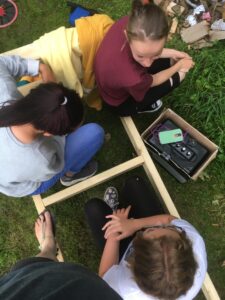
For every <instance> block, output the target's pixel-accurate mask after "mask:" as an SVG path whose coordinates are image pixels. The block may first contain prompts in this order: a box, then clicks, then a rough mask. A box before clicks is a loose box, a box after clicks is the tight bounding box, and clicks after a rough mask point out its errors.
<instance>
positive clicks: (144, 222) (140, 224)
mask: <svg viewBox="0 0 225 300" xmlns="http://www.w3.org/2000/svg"><path fill="white" fill-rule="evenodd" d="M174 219H176V218H175V217H174V216H171V215H167V214H165V215H156V216H152V217H147V218H140V219H133V226H134V228H135V231H138V230H140V229H142V228H145V227H148V226H154V225H166V224H169V223H170V222H171V221H172V220H174Z"/></svg>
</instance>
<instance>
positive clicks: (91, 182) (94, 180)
mask: <svg viewBox="0 0 225 300" xmlns="http://www.w3.org/2000/svg"><path fill="white" fill-rule="evenodd" d="M143 163H144V160H143V158H142V157H135V158H133V159H130V160H128V161H127V162H124V163H122V164H120V165H118V166H116V167H113V168H111V169H109V170H107V171H104V172H102V173H100V174H97V175H95V176H93V177H91V178H89V179H87V180H84V181H82V182H80V183H77V184H75V185H73V186H71V187H68V188H65V189H64V190H62V191H60V192H58V193H55V194H53V195H51V196H48V197H46V198H43V199H42V201H43V204H44V205H45V206H49V205H52V204H54V203H57V202H60V201H63V200H65V199H68V198H71V197H72V196H74V195H77V194H79V193H81V192H84V191H86V190H88V189H90V188H92V187H94V186H96V185H98V184H101V183H103V182H105V181H107V180H109V179H111V178H113V177H115V176H118V175H120V174H122V173H125V172H127V171H129V170H132V169H134V168H137V167H139V166H141V165H143Z"/></svg>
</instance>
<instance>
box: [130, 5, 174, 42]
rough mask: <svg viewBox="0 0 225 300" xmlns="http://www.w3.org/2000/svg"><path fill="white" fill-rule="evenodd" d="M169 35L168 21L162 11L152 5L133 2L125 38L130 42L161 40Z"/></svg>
mask: <svg viewBox="0 0 225 300" xmlns="http://www.w3.org/2000/svg"><path fill="white" fill-rule="evenodd" d="M168 33H169V26H168V20H167V18H166V15H165V13H164V12H163V10H162V9H161V8H160V7H159V6H157V5H155V4H154V3H147V4H143V3H142V1H141V0H134V1H133V5H132V10H131V14H130V17H129V21H128V24H127V37H128V40H129V42H130V41H132V40H140V41H144V40H146V39H149V40H161V39H162V38H166V37H167V35H168Z"/></svg>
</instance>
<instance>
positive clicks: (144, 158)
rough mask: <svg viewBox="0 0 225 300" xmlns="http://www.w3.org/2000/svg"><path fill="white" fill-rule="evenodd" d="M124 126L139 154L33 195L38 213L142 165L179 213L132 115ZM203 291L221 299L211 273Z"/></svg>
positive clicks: (124, 120)
mask: <svg viewBox="0 0 225 300" xmlns="http://www.w3.org/2000/svg"><path fill="white" fill-rule="evenodd" d="M121 121H122V123H123V126H124V128H125V130H126V132H127V134H128V137H129V139H130V141H131V143H132V144H133V147H134V149H135V151H136V153H137V157H135V158H133V159H130V160H128V161H126V162H124V163H122V164H120V165H118V166H116V167H113V168H111V169H109V170H107V171H104V172H102V173H100V174H97V175H95V176H93V177H91V178H89V179H87V180H85V181H82V182H80V183H78V184H76V185H74V186H71V187H68V188H65V189H64V190H62V191H59V192H57V193H55V194H53V195H51V196H48V197H46V198H41V196H40V195H37V196H33V201H34V204H35V206H36V209H37V211H38V213H40V212H42V211H43V210H44V209H45V208H46V207H47V206H50V205H52V204H55V203H58V202H60V201H63V200H66V199H68V198H70V197H72V196H74V195H76V194H78V193H81V192H83V191H85V190H87V189H89V188H92V187H94V186H96V185H98V184H100V183H102V182H104V181H106V180H109V179H111V178H113V177H115V176H117V175H119V174H122V173H125V172H127V171H129V170H131V169H134V168H136V167H139V166H143V168H144V170H145V172H146V175H147V177H148V179H149V180H150V182H151V184H152V185H153V187H154V189H155V191H156V193H157V194H158V196H159V198H160V199H161V201H162V202H163V203H164V204H165V206H166V209H167V210H168V212H169V213H170V214H171V215H174V216H176V217H180V216H179V213H178V211H177V209H176V207H175V205H174V203H173V201H172V199H171V197H170V195H169V193H168V191H167V189H166V187H165V185H164V183H163V181H162V179H161V177H160V175H159V173H158V171H157V169H156V167H155V165H154V163H153V161H152V159H151V157H150V155H149V153H148V151H147V149H146V147H145V145H144V143H143V141H142V138H141V136H140V134H139V133H138V131H137V128H136V126H135V124H134V122H133V120H132V118H131V117H124V118H121ZM58 259H59V260H60V261H63V256H62V253H61V251H60V252H59V255H58ZM202 291H203V293H204V295H205V298H206V299H207V300H219V299H220V297H219V295H218V293H217V291H216V289H215V287H214V285H213V283H212V281H211V279H210V277H209V275H208V273H207V274H206V278H205V281H204V283H203V287H202Z"/></svg>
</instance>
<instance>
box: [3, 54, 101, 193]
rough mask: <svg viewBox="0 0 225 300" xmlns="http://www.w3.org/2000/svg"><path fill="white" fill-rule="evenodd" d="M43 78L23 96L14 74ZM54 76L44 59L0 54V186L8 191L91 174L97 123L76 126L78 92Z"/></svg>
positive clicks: (43, 187) (80, 113) (80, 114)
mask: <svg viewBox="0 0 225 300" xmlns="http://www.w3.org/2000/svg"><path fill="white" fill-rule="evenodd" d="M39 71H40V73H41V75H42V78H43V80H44V81H45V82H46V83H43V84H41V85H39V86H38V87H36V88H35V89H32V90H31V91H30V93H29V94H28V95H26V96H25V97H23V96H22V95H21V94H20V93H19V92H18V90H17V86H16V81H15V78H16V77H20V76H22V75H25V74H26V75H31V76H35V75H37V74H38V72H39ZM49 81H54V75H53V73H52V72H51V70H50V69H49V67H48V66H47V65H44V64H42V63H40V62H39V61H38V60H33V59H23V58H21V57H19V56H0V90H1V95H0V143H1V147H0V168H1V170H2V171H1V173H0V192H2V193H4V194H6V195H8V196H14V197H22V196H26V195H36V194H41V193H44V192H45V191H47V190H48V189H49V188H50V187H52V186H53V185H54V184H55V183H56V182H57V181H58V180H59V179H60V180H61V183H62V184H63V185H65V186H70V185H72V184H74V183H77V182H79V181H81V180H84V179H86V178H88V177H90V176H92V175H94V174H95V172H96V171H97V163H96V162H95V161H93V160H92V158H93V156H94V155H95V154H96V152H97V151H98V150H99V149H100V148H101V146H102V144H103V141H104V130H103V129H102V127H100V126H99V125H97V124H94V123H90V124H85V125H83V126H81V124H82V122H83V120H84V107H83V104H82V101H81V99H80V97H79V96H78V95H77V94H76V93H75V92H74V91H73V90H70V89H68V88H66V87H64V86H63V85H61V84H57V83H55V82H49Z"/></svg>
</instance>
